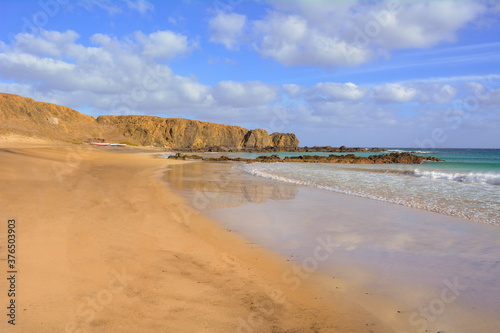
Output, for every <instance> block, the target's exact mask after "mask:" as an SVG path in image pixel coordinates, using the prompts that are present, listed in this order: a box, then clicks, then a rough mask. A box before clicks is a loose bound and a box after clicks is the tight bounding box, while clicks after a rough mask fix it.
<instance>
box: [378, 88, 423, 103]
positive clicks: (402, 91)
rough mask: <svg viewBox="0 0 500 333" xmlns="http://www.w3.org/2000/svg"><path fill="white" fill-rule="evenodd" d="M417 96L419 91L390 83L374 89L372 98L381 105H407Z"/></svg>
mask: <svg viewBox="0 0 500 333" xmlns="http://www.w3.org/2000/svg"><path fill="white" fill-rule="evenodd" d="M416 96H417V89H415V88H412V87H406V86H403V85H401V84H396V83H388V84H385V85H381V86H375V87H373V88H372V98H373V99H375V100H377V101H378V102H380V103H406V102H409V101H411V100H412V99H414V98H415V97H416Z"/></svg>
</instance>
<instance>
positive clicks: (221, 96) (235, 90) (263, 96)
mask: <svg viewBox="0 0 500 333" xmlns="http://www.w3.org/2000/svg"><path fill="white" fill-rule="evenodd" d="M278 93H279V87H276V86H272V85H269V84H266V83H263V82H257V81H249V82H235V81H222V82H219V83H218V84H217V85H216V86H215V87H214V89H213V92H212V94H213V97H214V99H215V100H216V101H217V102H218V103H219V104H221V105H231V106H237V107H249V106H255V105H264V104H269V103H272V102H275V101H277V100H278V98H279V94H278Z"/></svg>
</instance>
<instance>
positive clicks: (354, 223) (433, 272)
mask: <svg viewBox="0 0 500 333" xmlns="http://www.w3.org/2000/svg"><path fill="white" fill-rule="evenodd" d="M239 166H240V167H239ZM241 166H242V165H239V164H237V163H224V162H220V163H206V162H197V163H192V164H189V165H183V166H178V167H174V168H172V170H169V171H167V173H166V176H165V178H166V180H167V181H168V182H169V183H170V186H171V188H172V189H173V190H175V191H176V192H177V193H179V194H180V195H181V196H183V197H184V198H185V199H186V201H187V202H188V203H190V204H191V205H192V206H193V207H195V208H197V209H198V210H200V211H202V212H203V213H204V214H206V215H207V216H209V217H210V218H212V219H214V220H216V221H218V223H219V224H221V225H223V226H224V227H225V228H228V229H230V230H232V231H233V232H235V233H238V234H240V235H242V236H243V237H244V238H246V239H248V240H250V241H251V242H253V243H256V244H257V245H259V246H262V247H264V248H266V249H268V250H271V251H273V252H276V253H279V254H281V255H282V256H284V257H287V258H288V259H289V260H290V261H291V262H294V263H295V264H296V265H298V266H299V267H301V268H302V269H303V271H305V272H306V273H307V272H308V270H313V271H320V272H321V273H323V274H324V275H325V276H330V277H335V281H336V283H338V284H337V285H336V286H335V288H336V289H337V288H338V289H337V290H339V291H341V292H342V293H344V295H348V297H349V298H350V299H351V300H353V301H355V302H357V303H358V304H360V305H362V306H363V307H365V308H366V309H368V310H369V311H370V312H371V313H373V314H375V315H376V316H377V317H378V318H381V319H383V320H384V321H385V322H387V323H389V324H390V325H391V327H392V328H394V329H395V330H396V331H398V332H403V331H406V332H419V331H424V330H425V329H428V330H429V331H445V332H448V331H449V332H469V331H471V330H472V329H481V330H482V331H484V332H490V331H492V330H493V331H494V327H496V326H497V325H498V324H500V323H498V320H497V319H495V318H496V315H495V313H496V312H497V311H498V310H499V309H500V303H498V299H497V297H496V296H497V295H499V294H500V289H499V288H497V287H495V286H498V285H499V282H500V281H499V279H498V276H499V271H498V267H497V266H498V265H497V264H496V263H495V262H496V260H497V259H496V258H498V255H500V243H499V241H498V239H499V236H500V233H499V232H500V229H498V227H497V226H494V225H487V224H483V223H478V222H474V221H470V220H466V219H460V218H456V217H451V216H446V215H442V214H437V213H433V212H429V211H425V210H421V209H415V208H410V207H405V206H401V205H396V204H393V203H388V202H382V201H378V200H373V199H368V198H362V197H356V196H351V195H346V194H342V193H335V192H331V191H327V190H323V189H318V188H314V187H308V186H304V185H297V184H294V183H289V182H281V181H277V180H273V179H267V178H262V177H255V176H253V175H251V174H248V173H245V172H243V170H242V168H241ZM324 243H329V244H332V252H331V253H330V255H329V256H324V257H323V256H321V255H319V256H318V257H316V256H315V254H316V252H315V251H316V248H315V247H316V246H318V245H321V244H324ZM293 277H294V275H292V274H289V275H284V276H283V277H282V278H283V280H284V281H285V282H287V283H288V284H289V285H291V286H293V285H294V282H295V281H294V279H293ZM450 285H452V286H453V285H455V286H456V287H455V289H453V290H454V291H455V292H456V294H452V296H454V298H453V301H452V302H451V301H450V300H451V298H446V300H448V301H450V302H448V303H446V302H445V301H443V300H442V299H441V296H440V295H441V294H440V293H444V294H446V295H448V294H447V293H449V290H448V289H447V288H448V286H450ZM460 288H462V289H460ZM443 290H444V291H443ZM448 296H449V295H448ZM429 304H430V306H434V308H433V310H432V311H431V312H430V315H428V317H426V312H425V311H430V310H429ZM422 311H423V312H422Z"/></svg>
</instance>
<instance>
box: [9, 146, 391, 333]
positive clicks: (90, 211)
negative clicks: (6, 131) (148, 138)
mask: <svg viewBox="0 0 500 333" xmlns="http://www.w3.org/2000/svg"><path fill="white" fill-rule="evenodd" d="M2 147H3V148H2ZM172 163H183V162H180V161H171V160H166V159H160V158H155V157H154V156H153V155H152V154H151V153H137V152H134V153H132V152H127V150H124V152H113V151H110V150H106V149H102V148H99V147H89V146H76V145H71V146H57V147H56V146H43V145H41V144H40V143H36V144H34V143H29V144H28V143H19V142H17V143H14V144H10V145H7V144H5V142H4V144H1V143H0V221H1V223H0V228H1V229H0V257H1V258H2V260H1V261H0V263H1V267H0V274H1V279H0V281H1V283H0V308H1V309H3V310H2V316H1V317H0V318H1V320H0V332H390V331H391V329H390V328H388V327H387V326H386V325H384V324H383V323H381V322H380V321H378V320H376V319H374V318H373V317H372V316H371V315H370V314H368V313H367V312H366V311H365V310H363V309H362V308H361V307H360V306H358V305H354V304H351V302H349V301H348V300H346V299H345V297H343V296H342V295H339V294H336V293H334V292H333V293H332V292H331V290H329V287H328V285H325V284H322V283H320V282H319V281H322V279H320V278H319V277H318V279H317V280H315V279H308V281H304V282H303V283H302V284H301V285H300V288H298V289H296V290H290V288H289V286H288V285H287V284H285V283H284V282H283V280H282V275H283V272H285V271H287V270H289V267H290V266H289V264H290V263H288V262H287V261H286V260H284V259H283V258H280V257H278V256H275V255H273V254H271V253H269V252H266V251H264V250H262V249H259V248H258V247H256V246H255V245H252V244H249V243H247V242H246V241H245V240H244V239H242V238H240V237H239V236H237V235H235V234H234V233H231V232H228V231H227V230H224V229H222V228H221V227H219V226H218V225H217V224H216V223H215V222H213V221H211V220H210V219H208V218H206V217H204V216H203V215H201V214H199V213H198V212H196V211H194V210H192V209H191V208H189V207H188V206H187V205H186V204H185V203H184V202H183V200H182V199H181V198H179V197H178V196H176V195H174V194H173V193H171V192H170V191H169V190H168V188H167V187H166V186H165V184H164V183H162V182H161V181H160V180H159V179H160V175H161V171H162V170H163V169H164V168H165V167H166V166H167V165H168V164H172ZM9 219H15V221H16V228H15V229H16V252H15V257H16V267H15V269H16V271H17V273H16V274H15V275H16V279H15V289H16V292H15V293H16V296H15V302H16V303H15V304H16V310H15V314H16V317H15V324H16V325H15V326H13V325H11V324H8V320H9V317H8V316H6V314H7V313H8V312H9V310H8V309H7V308H6V307H7V306H8V305H9V302H10V299H11V298H10V297H8V295H7V291H8V289H9V281H8V280H7V277H8V275H7V270H8V268H7V262H6V260H5V259H6V258H7V246H6V245H7V221H8V220H9ZM314 281H317V283H315V282H314ZM312 284H315V286H314V287H313V286H312ZM333 289H335V287H333Z"/></svg>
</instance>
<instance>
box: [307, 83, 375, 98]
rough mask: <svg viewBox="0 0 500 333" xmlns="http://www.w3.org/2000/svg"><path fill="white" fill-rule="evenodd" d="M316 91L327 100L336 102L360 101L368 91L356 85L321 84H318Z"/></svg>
mask: <svg viewBox="0 0 500 333" xmlns="http://www.w3.org/2000/svg"><path fill="white" fill-rule="evenodd" d="M314 90H315V91H317V92H318V93H319V94H320V95H322V96H324V97H325V98H331V99H334V100H359V99H361V98H363V97H364V96H365V95H366V93H367V89H366V88H365V87H358V86H357V85H355V84H354V83H351V82H349V83H345V84H342V83H335V82H321V83H318V84H316V86H315V87H314Z"/></svg>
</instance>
